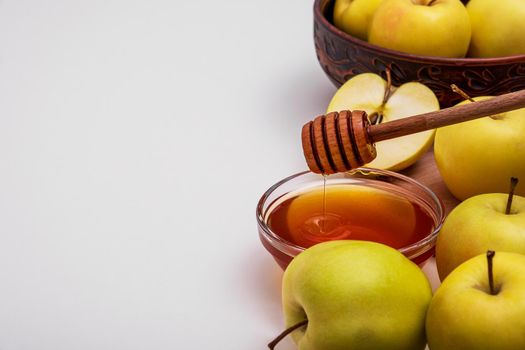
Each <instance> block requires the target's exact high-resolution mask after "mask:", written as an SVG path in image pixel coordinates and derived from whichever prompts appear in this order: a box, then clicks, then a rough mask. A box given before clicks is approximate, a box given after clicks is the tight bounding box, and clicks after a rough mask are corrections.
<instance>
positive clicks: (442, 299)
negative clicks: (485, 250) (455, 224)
mask: <svg viewBox="0 0 525 350" xmlns="http://www.w3.org/2000/svg"><path fill="white" fill-rule="evenodd" d="M493 273H494V286H495V288H496V289H497V290H498V289H499V292H498V293H497V294H496V295H491V294H490V292H489V291H490V288H489V283H488V267H487V258H486V254H481V255H478V256H476V257H474V258H472V259H470V260H468V261H466V262H465V263H463V264H461V265H460V266H459V267H458V268H457V269H455V270H454V271H453V272H452V273H451V274H450V275H449V276H448V277H447V278H446V279H445V280H444V281H443V284H442V285H441V286H440V287H439V288H438V289H437V291H436V293H435V294H434V297H433V298H432V302H431V303H430V307H429V309H428V313H427V319H426V332H427V338H428V345H429V347H430V349H431V350H445V349H446V350H451V349H461V350H474V349H475V350H488V349H494V350H495V349H498V350H511V349H512V350H517V349H525V317H523V315H525V298H524V295H525V256H524V255H521V254H517V253H508V252H496V255H495V256H494V259H493Z"/></svg>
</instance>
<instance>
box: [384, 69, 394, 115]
mask: <svg viewBox="0 0 525 350" xmlns="http://www.w3.org/2000/svg"><path fill="white" fill-rule="evenodd" d="M385 73H386V89H385V94H384V95H383V103H382V105H381V107H383V105H384V104H385V103H386V102H387V101H388V99H389V98H390V95H391V94H392V91H391V90H392V73H391V71H390V68H388V67H387V68H386V71H385Z"/></svg>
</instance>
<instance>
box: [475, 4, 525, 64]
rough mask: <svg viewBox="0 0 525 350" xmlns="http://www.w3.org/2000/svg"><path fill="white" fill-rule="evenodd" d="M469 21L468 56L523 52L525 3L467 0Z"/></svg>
mask: <svg viewBox="0 0 525 350" xmlns="http://www.w3.org/2000/svg"><path fill="white" fill-rule="evenodd" d="M467 11H468V14H469V15H470V22H471V24H472V39H471V42H470V49H469V56H472V57H497V56H510V55H518V54H525V2H524V1H518V0H470V1H469V2H468V4H467Z"/></svg>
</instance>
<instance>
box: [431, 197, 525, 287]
mask: <svg viewBox="0 0 525 350" xmlns="http://www.w3.org/2000/svg"><path fill="white" fill-rule="evenodd" d="M507 198H508V196H507V195H506V194H503V193H489V194H482V195H478V196H474V197H471V198H469V199H467V200H465V201H463V202H462V203H460V204H459V205H458V206H457V207H456V208H454V210H452V212H451V213H450V214H449V215H448V217H447V218H446V219H445V222H444V224H443V227H442V228H441V231H440V232H439V235H438V238H437V242H436V267H437V270H438V273H439V278H440V279H441V280H442V281H443V280H444V279H445V277H446V276H448V275H449V274H450V273H451V272H452V271H453V270H454V269H455V268H456V267H457V266H459V265H461V264H462V263H463V262H465V261H467V260H468V259H470V258H472V257H474V256H477V255H479V254H482V253H483V252H486V251H487V250H495V251H506V252H515V253H521V254H525V198H524V197H520V196H514V197H513V199H512V206H511V210H510V213H509V214H508V215H507V214H505V211H506V206H507Z"/></svg>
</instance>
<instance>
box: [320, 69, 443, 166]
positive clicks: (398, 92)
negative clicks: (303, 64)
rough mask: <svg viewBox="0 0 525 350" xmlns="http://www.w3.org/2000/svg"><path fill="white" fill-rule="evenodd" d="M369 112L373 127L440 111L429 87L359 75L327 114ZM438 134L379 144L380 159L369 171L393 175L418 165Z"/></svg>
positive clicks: (343, 88)
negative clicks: (389, 171) (351, 111)
mask: <svg viewBox="0 0 525 350" xmlns="http://www.w3.org/2000/svg"><path fill="white" fill-rule="evenodd" d="M347 109H348V110H362V111H365V112H366V113H367V114H368V116H369V119H370V122H371V123H372V124H377V123H385V122H388V121H392V120H396V119H401V118H405V117H409V116H412V115H417V114H422V113H427V112H432V111H436V110H439V101H438V99H437V97H436V95H434V93H433V92H432V90H430V89H429V88H428V87H426V86H425V85H423V84H421V83H416V82H410V83H406V84H403V85H401V86H400V87H394V86H392V85H391V84H389V83H388V82H387V81H385V80H384V79H383V78H381V77H380V76H379V75H377V74H372V73H363V74H359V75H356V76H355V77H353V78H352V79H350V80H348V81H347V82H346V83H345V84H343V85H342V86H341V87H340V88H339V90H337V92H336V93H335V95H334V97H333V98H332V100H331V101H330V104H329V105H328V110H327V113H329V112H339V111H342V110H347ZM433 140H434V130H428V131H423V132H420V133H417V134H412V135H408V136H403V137H399V138H395V139H391V140H385V141H380V142H378V143H377V144H376V148H377V157H376V158H375V159H374V160H373V161H372V162H371V163H368V164H366V166H367V167H371V168H377V169H386V170H392V171H399V170H402V169H404V168H406V167H408V166H410V165H412V164H414V163H415V162H416V161H417V160H418V159H419V158H420V157H421V156H422V155H423V154H424V153H425V152H427V151H428V149H429V148H430V146H431V145H432V142H433Z"/></svg>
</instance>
